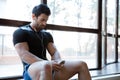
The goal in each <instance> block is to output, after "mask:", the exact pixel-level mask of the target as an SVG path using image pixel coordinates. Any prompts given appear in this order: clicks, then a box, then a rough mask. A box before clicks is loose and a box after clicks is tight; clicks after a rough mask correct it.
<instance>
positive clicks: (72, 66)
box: [55, 61, 91, 80]
mask: <svg viewBox="0 0 120 80" xmlns="http://www.w3.org/2000/svg"><path fill="white" fill-rule="evenodd" d="M75 74H78V80H91V76H90V73H89V70H88V67H87V64H86V63H85V62H81V61H65V64H64V67H63V69H62V70H60V71H58V72H55V80H68V79H70V78H71V77H72V76H74V75H75Z"/></svg>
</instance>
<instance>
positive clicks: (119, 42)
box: [118, 38, 120, 62]
mask: <svg viewBox="0 0 120 80" xmlns="http://www.w3.org/2000/svg"><path fill="white" fill-rule="evenodd" d="M118 60H119V62H120V38H118Z"/></svg>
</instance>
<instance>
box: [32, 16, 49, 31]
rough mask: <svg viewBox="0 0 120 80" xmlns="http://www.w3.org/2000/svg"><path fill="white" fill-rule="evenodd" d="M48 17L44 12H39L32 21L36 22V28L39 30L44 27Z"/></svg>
mask: <svg viewBox="0 0 120 80" xmlns="http://www.w3.org/2000/svg"><path fill="white" fill-rule="evenodd" d="M48 17H49V16H47V15H46V14H41V15H39V16H38V17H35V19H34V21H35V24H36V29H37V30H41V29H44V28H45V27H46V24H47V20H48Z"/></svg>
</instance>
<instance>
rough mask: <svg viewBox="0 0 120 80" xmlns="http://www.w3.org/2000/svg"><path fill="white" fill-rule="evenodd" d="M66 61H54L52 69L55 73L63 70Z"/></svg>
mask: <svg viewBox="0 0 120 80" xmlns="http://www.w3.org/2000/svg"><path fill="white" fill-rule="evenodd" d="M64 63H65V61H52V68H53V70H55V71H59V70H61V69H62V68H63V65H64Z"/></svg>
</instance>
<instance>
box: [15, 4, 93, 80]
mask: <svg viewBox="0 0 120 80" xmlns="http://www.w3.org/2000/svg"><path fill="white" fill-rule="evenodd" d="M50 14H51V12H50V9H49V7H48V6H47V5H45V4H40V5H37V6H35V7H34V8H33V10H32V21H31V23H30V24H28V25H24V26H21V27H20V28H18V29H17V30H16V31H15V32H14V34H13V43H14V46H15V49H16V51H17V53H18V54H19V56H20V58H21V60H22V62H23V65H24V72H23V77H24V80H68V79H70V78H71V77H72V76H74V75H75V74H78V80H91V76H90V73H89V70H88V67H87V64H86V63H85V62H83V61H63V60H61V57H60V53H59V52H58V50H57V48H56V47H55V45H54V41H53V37H52V35H51V34H50V33H49V32H47V31H45V30H44V28H45V27H46V24H47V20H48V18H49V16H50ZM61 43H62V42H61ZM46 50H48V52H49V54H50V56H51V60H48V59H47V57H46ZM61 61H63V63H60V62H61Z"/></svg>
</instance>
